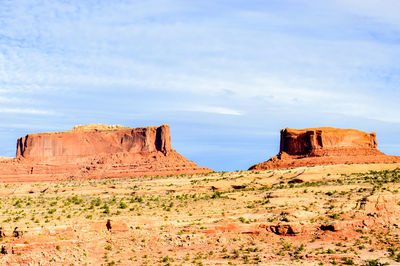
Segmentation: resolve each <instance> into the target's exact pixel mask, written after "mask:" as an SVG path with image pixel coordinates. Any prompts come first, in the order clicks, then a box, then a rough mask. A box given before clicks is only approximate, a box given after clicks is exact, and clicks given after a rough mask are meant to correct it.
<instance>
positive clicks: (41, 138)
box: [0, 124, 212, 182]
mask: <svg viewBox="0 0 400 266" xmlns="http://www.w3.org/2000/svg"><path fill="white" fill-rule="evenodd" d="M208 172H212V170H211V169H209V168H203V167H199V166H197V165H196V164H195V163H194V162H192V161H189V160H187V159H186V158H184V157H183V156H182V155H180V154H179V153H177V152H176V151H175V150H174V149H172V147H171V135H170V128H169V126H168V125H161V126H158V127H142V128H130V127H122V126H107V125H101V124H99V125H87V126H76V127H74V128H73V129H72V130H70V131H65V132H52V133H37V134H28V135H26V136H25V137H22V138H20V139H18V141H17V155H16V158H11V159H3V160H0V181H5V182H10V181H11V182H12V181H16V182H18V181H53V180H63V179H71V178H104V177H115V178H118V177H135V176H145V175H147V176H155V175H172V174H173V175H176V174H195V173H208Z"/></svg>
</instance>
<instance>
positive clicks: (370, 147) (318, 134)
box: [250, 127, 400, 170]
mask: <svg viewBox="0 0 400 266" xmlns="http://www.w3.org/2000/svg"><path fill="white" fill-rule="evenodd" d="M377 146H378V143H377V141H376V134H375V133H366V132H363V131H359V130H355V129H340V128H331V127H320V128H306V129H290V128H286V129H283V130H281V142H280V151H279V154H278V155H277V156H274V157H272V158H271V159H270V160H268V161H266V162H263V163H260V164H256V165H254V166H252V167H250V170H252V169H259V170H261V169H277V168H288V167H299V166H313V165H324V164H343V163H374V162H376V163H378V162H394V161H400V157H398V156H387V155H385V154H384V153H382V152H380V151H379V150H378V149H377Z"/></svg>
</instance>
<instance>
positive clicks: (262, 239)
mask: <svg viewBox="0 0 400 266" xmlns="http://www.w3.org/2000/svg"><path fill="white" fill-rule="evenodd" d="M0 181H1V177H0ZM399 190H400V163H397V164H396V163H393V164H363V165H357V164H348V165H334V166H316V167H301V168H296V169H286V170H274V171H240V172H221V173H211V174H199V175H185V176H170V177H142V178H131V179H130V178H128V179H93V180H69V181H62V182H47V183H0V195H1V198H0V221H1V226H2V228H1V236H2V238H1V239H0V246H1V253H0V264H1V265H4V264H8V265H10V264H11V265H12V264H28V265H49V264H52V265H70V264H73V265H85V264H88V265H242V264H259V265H301V264H303V265H304V264H305V265H329V264H338V265H341V264H347V265H352V264H354V265H378V264H377V263H386V262H387V263H389V264H390V265H396V264H398V262H397V261H400V243H399V239H400V238H399V233H400V228H399V227H400V206H399V204H400V193H399ZM108 219H109V220H110V225H111V229H110V230H108V229H107V226H106V224H107V220H108Z"/></svg>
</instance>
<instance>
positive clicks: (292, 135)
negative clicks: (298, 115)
mask: <svg viewBox="0 0 400 266" xmlns="http://www.w3.org/2000/svg"><path fill="white" fill-rule="evenodd" d="M377 146H378V143H377V141H376V134H375V133H366V132H363V131H359V130H355V129H341V128H332V127H320V128H306V129H290V128H285V129H283V130H281V144H280V154H282V153H287V154H289V155H297V156H311V157H313V156H343V155H350V156H356V155H375V154H382V153H381V152H380V151H378V149H377Z"/></svg>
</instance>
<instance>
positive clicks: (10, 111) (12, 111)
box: [0, 108, 55, 115]
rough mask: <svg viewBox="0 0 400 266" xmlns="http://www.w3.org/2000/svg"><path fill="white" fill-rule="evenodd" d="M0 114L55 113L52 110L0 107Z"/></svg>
mask: <svg viewBox="0 0 400 266" xmlns="http://www.w3.org/2000/svg"><path fill="white" fill-rule="evenodd" d="M0 114H28V115H55V113H54V112H53V111H47V110H38V109H22V108H0Z"/></svg>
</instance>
